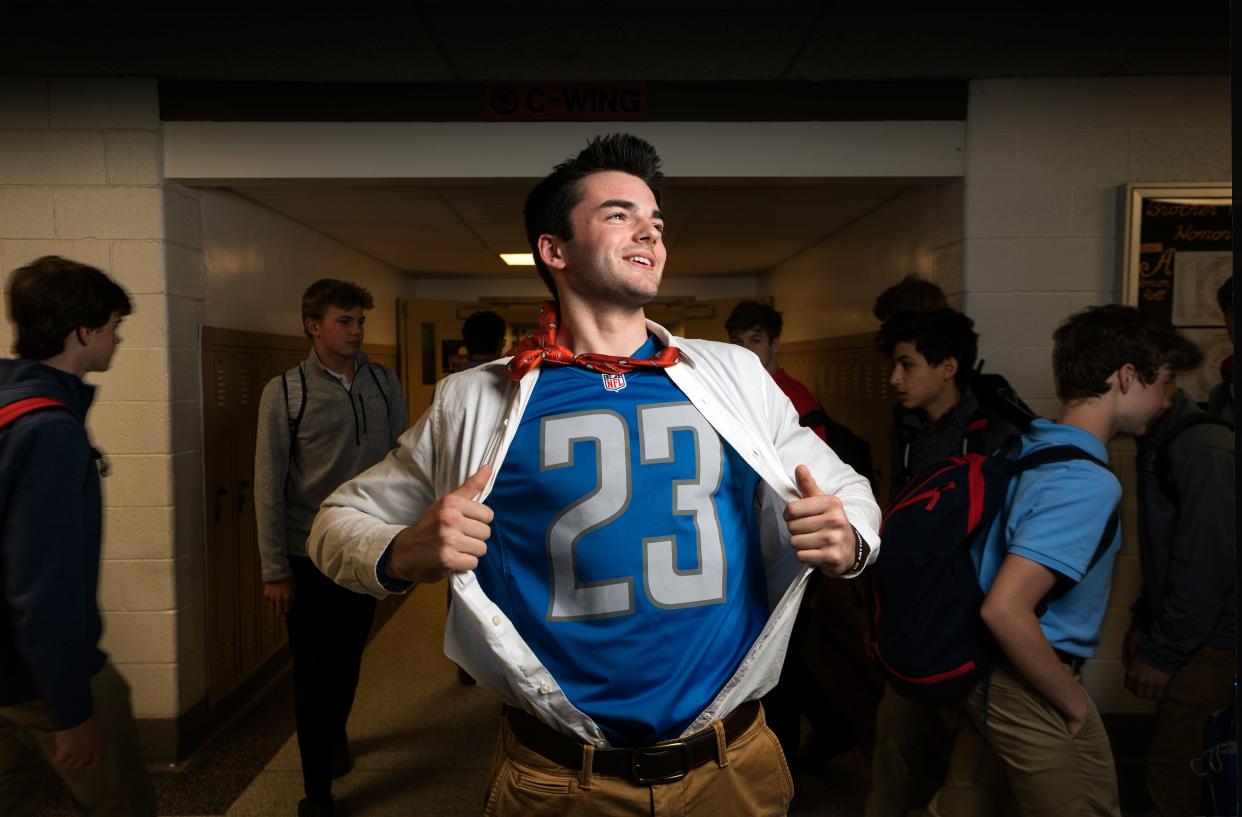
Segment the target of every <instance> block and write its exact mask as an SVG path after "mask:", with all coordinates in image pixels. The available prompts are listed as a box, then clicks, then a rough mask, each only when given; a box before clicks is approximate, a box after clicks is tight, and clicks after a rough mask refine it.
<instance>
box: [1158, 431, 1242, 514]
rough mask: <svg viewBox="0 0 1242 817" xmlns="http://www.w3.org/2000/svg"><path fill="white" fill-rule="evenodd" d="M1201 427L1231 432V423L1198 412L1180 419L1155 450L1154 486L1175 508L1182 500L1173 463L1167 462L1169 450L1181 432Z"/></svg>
mask: <svg viewBox="0 0 1242 817" xmlns="http://www.w3.org/2000/svg"><path fill="white" fill-rule="evenodd" d="M1202 425H1214V426H1224V427H1225V428H1227V429H1229V430H1230V431H1233V423H1231V422H1229V421H1228V420H1226V419H1224V418H1222V417H1217V416H1216V415H1215V414H1209V413H1207V412H1205V411H1198V412H1195V413H1193V414H1190V415H1188V416H1187V417H1184V418H1182V421H1181V422H1180V423H1178V424H1177V425H1176V426H1174V427H1173V430H1172V431H1171V432H1169V434H1168V436H1167V437H1165V438H1164V442H1162V443H1160V447H1159V448H1157V449H1156V484H1157V485H1158V486H1159V487H1160V493H1162V494H1164V498H1165V499H1167V500H1168V501H1169V504H1171V505H1172V506H1173V507H1175V508H1177V507H1180V506H1181V504H1182V498H1181V494H1180V492H1179V491H1178V490H1177V483H1176V482H1175V481H1174V479H1173V463H1171V462H1169V448H1170V447H1172V445H1173V441H1174V440H1176V439H1177V438H1178V437H1180V436H1181V435H1182V432H1184V431H1189V430H1190V429H1192V428H1194V427H1195V426H1202Z"/></svg>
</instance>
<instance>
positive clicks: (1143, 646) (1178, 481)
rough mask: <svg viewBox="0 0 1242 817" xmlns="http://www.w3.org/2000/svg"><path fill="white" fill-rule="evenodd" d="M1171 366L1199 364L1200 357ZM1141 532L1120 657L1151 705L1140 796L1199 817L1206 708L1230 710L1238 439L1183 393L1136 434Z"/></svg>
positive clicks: (1133, 687) (1157, 808)
mask: <svg viewBox="0 0 1242 817" xmlns="http://www.w3.org/2000/svg"><path fill="white" fill-rule="evenodd" d="M1193 352H1194V353H1195V354H1193V355H1190V354H1187V355H1185V359H1184V360H1182V361H1179V363H1178V365H1176V366H1175V367H1174V368H1177V369H1182V370H1190V369H1194V368H1197V367H1198V366H1199V364H1200V355H1199V354H1198V349H1193ZM1137 471H1138V509H1139V516H1138V521H1139V525H1138V533H1139V556H1140V564H1141V566H1142V571H1143V591H1142V593H1141V595H1140V596H1139V598H1138V600H1137V601H1136V602H1135V603H1134V606H1133V607H1132V608H1131V613H1132V616H1133V617H1132V619H1131V622H1130V632H1129V633H1128V634H1127V636H1126V640H1125V645H1124V648H1123V650H1122V661H1123V663H1124V664H1125V666H1126V687H1127V688H1128V689H1129V690H1130V691H1131V692H1133V693H1134V694H1135V695H1137V696H1138V697H1140V698H1145V699H1148V700H1155V701H1156V732H1155V735H1154V736H1153V738H1152V742H1151V748H1150V749H1149V752H1148V756H1147V790H1148V793H1149V794H1150V795H1151V802H1152V808H1153V813H1154V814H1156V815H1159V817H1179V816H1180V815H1185V814H1197V813H1198V809H1199V787H1200V782H1201V781H1200V778H1199V777H1197V776H1196V775H1195V774H1194V772H1193V771H1192V770H1191V761H1192V760H1193V759H1195V758H1198V757H1199V756H1200V754H1201V753H1202V751H1203V732H1204V726H1205V724H1206V723H1207V720H1208V718H1209V717H1210V716H1211V714H1212V712H1213V711H1215V710H1218V709H1227V708H1228V707H1229V705H1230V704H1231V703H1232V702H1233V676H1234V672H1235V667H1236V663H1237V654H1236V651H1235V644H1236V642H1237V600H1236V598H1235V595H1234V589H1235V586H1234V560H1235V557H1234V549H1235V546H1236V541H1237V539H1236V534H1237V528H1236V524H1235V521H1234V511H1235V502H1236V494H1235V492H1234V433H1233V429H1232V428H1231V427H1229V426H1228V425H1226V424H1225V423H1224V422H1223V421H1221V420H1219V419H1214V418H1213V416H1212V415H1210V414H1206V413H1205V412H1203V411H1201V410H1200V409H1199V408H1198V407H1197V406H1196V405H1195V403H1194V401H1192V400H1191V399H1190V397H1189V395H1187V394H1186V393H1185V392H1183V391H1178V392H1177V393H1176V394H1175V395H1174V397H1173V405H1172V406H1171V407H1170V408H1169V410H1168V411H1166V412H1164V413H1163V414H1162V415H1161V416H1160V418H1159V419H1158V420H1156V421H1155V422H1154V423H1153V424H1152V425H1151V428H1150V430H1149V431H1148V432H1147V433H1146V434H1144V435H1143V436H1142V437H1140V438H1139V444H1138V458H1137Z"/></svg>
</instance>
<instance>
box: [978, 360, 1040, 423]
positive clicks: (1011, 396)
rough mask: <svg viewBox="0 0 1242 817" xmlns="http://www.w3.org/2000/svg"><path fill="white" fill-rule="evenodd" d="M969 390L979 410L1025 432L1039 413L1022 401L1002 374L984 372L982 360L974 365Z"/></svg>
mask: <svg viewBox="0 0 1242 817" xmlns="http://www.w3.org/2000/svg"><path fill="white" fill-rule="evenodd" d="M970 390H971V391H972V392H974V394H975V399H976V400H978V401H979V409H980V411H983V412H986V413H989V414H992V415H993V416H996V417H999V418H1000V419H1002V420H1004V421H1005V422H1007V423H1009V424H1010V425H1011V426H1013V427H1014V428H1016V429H1018V431H1020V432H1022V433H1023V434H1025V433H1026V432H1028V431H1030V430H1031V421H1032V420H1035V419H1038V417H1039V415H1038V414H1036V413H1035V412H1034V411H1032V410H1031V407H1030V406H1028V405H1027V404H1026V403H1024V402H1022V398H1021V397H1019V396H1018V393H1017V392H1016V391H1014V388H1013V386H1011V385H1009V381H1008V380H1006V379H1005V378H1004V377H1003V376H1002V375H999V374H996V373H995V372H986V373H985V372H984V371H983V361H982V360H980V361H979V363H978V365H976V366H975V371H974V374H973V375H972V376H971V379H970Z"/></svg>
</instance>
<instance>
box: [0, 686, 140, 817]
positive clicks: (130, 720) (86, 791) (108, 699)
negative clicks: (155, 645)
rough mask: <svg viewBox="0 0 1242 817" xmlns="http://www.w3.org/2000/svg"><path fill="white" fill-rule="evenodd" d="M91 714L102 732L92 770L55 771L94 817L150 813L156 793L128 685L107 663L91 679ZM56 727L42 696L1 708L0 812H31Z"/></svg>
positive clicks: (19, 815) (9, 815)
mask: <svg viewBox="0 0 1242 817" xmlns="http://www.w3.org/2000/svg"><path fill="white" fill-rule="evenodd" d="M91 696H92V697H93V699H94V702H95V717H96V718H97V719H98V721H99V725H100V727H101V728H102V729H103V733H104V753H103V759H102V760H101V761H100V763H99V765H98V766H97V767H95V768H94V769H59V768H58V769H55V772H56V774H57V775H59V776H60V779H61V780H63V781H64V782H65V786H66V787H67V788H68V789H69V791H70V793H72V794H73V798H74V800H76V801H77V804H78V806H79V808H80V809H82V811H83V812H85V813H86V814H89V815H92V817H154V815H155V793H154V791H153V790H152V788H151V780H150V778H149V777H148V776H147V768H146V764H145V763H144V762H143V760H142V751H141V749H140V748H139V745H138V732H137V730H136V729H135V726H134V713H133V710H132V709H131V708H130V704H129V685H128V684H126V683H125V679H124V678H122V677H121V676H120V674H118V673H117V671H116V669H115V668H114V667H113V666H112V663H111V662H105V663H104V665H103V669H101V670H100V671H99V672H98V673H97V674H96V675H95V677H94V678H92V679H91ZM55 731H56V729H55V727H54V726H53V725H52V718H51V714H50V713H49V712H48V709H47V704H46V703H44V701H43V700H41V699H40V700H34V701H26V702H24V703H20V704H13V705H11V706H0V815H4V817H24V815H27V814H31V813H33V812H34V808H35V806H36V805H37V804H38V802H39V797H40V795H41V794H42V792H43V786H44V784H45V783H46V780H47V775H48V774H49V770H50V768H51V767H50V763H51V757H52V754H53V752H54V751H55V745H56V744H55V738H54V737H53V736H52V735H53V733H54V732H55Z"/></svg>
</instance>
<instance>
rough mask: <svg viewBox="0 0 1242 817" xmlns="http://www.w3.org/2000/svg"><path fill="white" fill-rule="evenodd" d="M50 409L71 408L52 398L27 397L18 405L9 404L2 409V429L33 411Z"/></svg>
mask: <svg viewBox="0 0 1242 817" xmlns="http://www.w3.org/2000/svg"><path fill="white" fill-rule="evenodd" d="M48 408H63V409H66V410H67V409H68V408H69V406H68V404H66V403H65V402H64V401H63V400H55V399H53V398H51V397H27V398H26V399H25V400H18V401H17V402H16V403H9V404H8V405H7V406H5V407H3V408H0V428H4V427H5V426H7V425H9V424H11V423H12V422H13V421H15V420H16V419H17V418H18V417H23V416H25V415H27V414H29V413H30V412H32V411H40V410H42V409H48Z"/></svg>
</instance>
